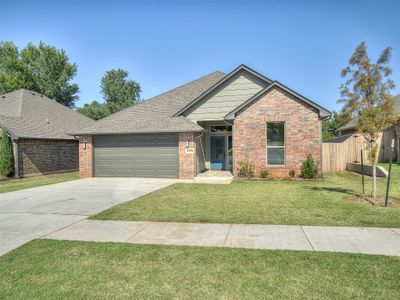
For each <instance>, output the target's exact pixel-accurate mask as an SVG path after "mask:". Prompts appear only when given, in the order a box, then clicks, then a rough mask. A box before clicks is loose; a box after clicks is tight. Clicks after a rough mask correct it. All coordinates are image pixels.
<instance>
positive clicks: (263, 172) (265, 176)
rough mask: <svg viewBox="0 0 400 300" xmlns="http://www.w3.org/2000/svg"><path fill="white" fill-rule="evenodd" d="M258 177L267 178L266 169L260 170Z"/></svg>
mask: <svg viewBox="0 0 400 300" xmlns="http://www.w3.org/2000/svg"><path fill="white" fill-rule="evenodd" d="M260 177H261V178H267V177H268V171H267V170H265V169H264V170H262V171H261V172H260Z"/></svg>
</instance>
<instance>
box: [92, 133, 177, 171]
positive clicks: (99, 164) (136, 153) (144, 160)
mask: <svg viewBox="0 0 400 300" xmlns="http://www.w3.org/2000/svg"><path fill="white" fill-rule="evenodd" d="M178 170H179V153H178V135H177V134H174V135H120V136H97V137H95V138H94V175H95V176H109V177H114V176H131V177H160V178H177V177H178V176H179V171H178Z"/></svg>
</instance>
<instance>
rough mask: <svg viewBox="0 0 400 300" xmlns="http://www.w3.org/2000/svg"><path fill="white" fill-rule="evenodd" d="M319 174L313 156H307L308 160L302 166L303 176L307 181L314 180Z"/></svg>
mask: <svg viewBox="0 0 400 300" xmlns="http://www.w3.org/2000/svg"><path fill="white" fill-rule="evenodd" d="M317 174H318V165H317V164H316V163H315V162H314V158H313V157H312V155H311V154H307V158H306V160H305V161H303V164H302V166H301V176H303V177H304V178H306V179H314V178H316V177H317Z"/></svg>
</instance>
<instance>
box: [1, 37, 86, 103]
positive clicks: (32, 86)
mask: <svg viewBox="0 0 400 300" xmlns="http://www.w3.org/2000/svg"><path fill="white" fill-rule="evenodd" d="M76 72H77V66H76V64H72V63H70V62H69V58H68V56H67V55H66V53H65V51H64V50H59V49H57V48H55V47H54V46H49V45H46V44H45V43H43V42H40V43H39V45H38V46H35V45H34V44H32V43H29V44H28V45H27V46H26V47H25V48H24V49H22V50H21V51H19V50H18V48H17V47H16V46H15V45H14V43H13V42H11V41H5V42H0V94H4V93H7V92H11V91H14V90H17V89H21V88H25V89H29V90H33V91H36V92H38V93H41V94H43V95H45V96H47V97H49V98H51V99H54V100H56V101H57V102H59V103H61V104H63V105H65V106H67V107H70V108H73V107H74V104H75V101H76V100H77V99H78V95H77V94H78V92H79V88H78V85H77V84H75V83H71V82H70V81H71V80H72V78H73V77H75V75H76Z"/></svg>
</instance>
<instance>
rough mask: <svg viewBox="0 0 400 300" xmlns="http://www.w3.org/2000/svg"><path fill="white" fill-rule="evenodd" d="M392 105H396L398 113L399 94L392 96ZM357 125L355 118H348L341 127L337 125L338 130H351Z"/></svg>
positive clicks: (399, 109)
mask: <svg viewBox="0 0 400 300" xmlns="http://www.w3.org/2000/svg"><path fill="white" fill-rule="evenodd" d="M394 105H395V107H396V110H397V112H399V113H400V94H399V95H397V96H396V97H394ZM356 127H357V122H356V120H354V119H353V120H350V121H349V122H347V123H346V124H344V125H343V126H342V127H339V128H338V130H339V131H346V130H352V129H355V128H356Z"/></svg>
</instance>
